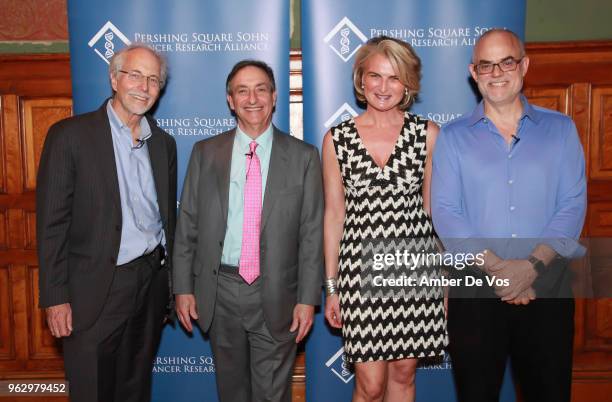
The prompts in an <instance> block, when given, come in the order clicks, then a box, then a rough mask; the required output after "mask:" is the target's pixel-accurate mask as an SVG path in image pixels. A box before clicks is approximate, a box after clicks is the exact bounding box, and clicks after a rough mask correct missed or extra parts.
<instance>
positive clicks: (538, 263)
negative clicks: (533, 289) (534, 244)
mask: <svg viewBox="0 0 612 402" xmlns="http://www.w3.org/2000/svg"><path fill="white" fill-rule="evenodd" d="M527 261H529V262H530V263H531V265H533V269H535V270H536V272H537V273H538V276H540V275H542V274H543V273H544V271H545V270H546V265H544V262H542V260H540V259H539V258H538V257H534V256H533V255H530V256H529V257H527Z"/></svg>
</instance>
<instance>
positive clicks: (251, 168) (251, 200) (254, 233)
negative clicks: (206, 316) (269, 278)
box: [239, 141, 261, 285]
mask: <svg viewBox="0 0 612 402" xmlns="http://www.w3.org/2000/svg"><path fill="white" fill-rule="evenodd" d="M249 148H250V151H251V152H250V153H249V154H247V172H246V183H245V184H244V218H243V221H242V249H241V251H240V263H239V266H240V269H239V273H240V276H242V277H243V278H244V280H245V281H246V282H247V283H248V284H249V285H250V284H251V283H253V281H254V280H255V279H257V277H258V276H259V233H260V228H261V164H260V163H259V157H258V156H257V154H256V153H255V148H257V142H255V141H252V142H251V143H250V144H249Z"/></svg>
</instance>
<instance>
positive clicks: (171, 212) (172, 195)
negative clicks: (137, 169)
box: [168, 137, 177, 258]
mask: <svg viewBox="0 0 612 402" xmlns="http://www.w3.org/2000/svg"><path fill="white" fill-rule="evenodd" d="M168 155H169V158H168V234H169V236H170V239H169V242H168V243H169V245H170V247H169V249H170V251H169V256H170V258H172V250H173V248H174V232H175V230H176V209H177V205H176V191H177V188H176V186H177V178H176V177H177V173H176V141H174V138H172V137H170V141H169V151H168Z"/></svg>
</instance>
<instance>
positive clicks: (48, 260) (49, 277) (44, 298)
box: [36, 125, 76, 307]
mask: <svg viewBox="0 0 612 402" xmlns="http://www.w3.org/2000/svg"><path fill="white" fill-rule="evenodd" d="M75 172H76V169H75V166H74V160H73V155H72V150H71V146H70V143H69V136H68V135H67V132H66V131H65V129H62V128H61V126H59V125H54V126H52V127H51V128H50V129H49V132H48V134H47V137H46V139H45V144H44V146H43V151H42V155H41V158H40V164H39V168H38V177H37V186H36V236H37V242H38V260H39V294H40V296H39V305H40V307H49V306H55V305H58V304H63V303H69V302H70V299H69V294H68V246H69V244H68V236H69V231H70V223H71V220H72V202H73V194H74V187H75Z"/></svg>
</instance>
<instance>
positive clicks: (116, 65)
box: [108, 42, 168, 88]
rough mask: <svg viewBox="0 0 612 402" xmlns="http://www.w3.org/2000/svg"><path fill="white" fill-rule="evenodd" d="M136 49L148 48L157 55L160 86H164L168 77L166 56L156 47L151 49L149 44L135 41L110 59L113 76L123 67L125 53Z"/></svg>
mask: <svg viewBox="0 0 612 402" xmlns="http://www.w3.org/2000/svg"><path fill="white" fill-rule="evenodd" d="M136 49H145V50H148V51H149V52H151V54H152V55H153V56H155V58H156V59H157V61H158V62H159V74H160V77H159V80H160V82H161V86H160V88H163V87H164V85H166V78H167V77H168V62H167V61H166V58H165V57H164V56H162V55H161V53H159V52H157V51H156V50H154V49H151V47H149V46H147V45H146V44H144V43H140V42H135V43H132V44H131V45H129V46H126V47H124V48H122V49H121V50H119V51H118V52H116V53H115V54H114V55H113V57H111V59H110V65H109V67H108V71H109V72H110V74H111V75H112V76H113V77H115V76H116V75H117V73H118V72H119V70H121V69H122V68H123V63H124V61H125V55H126V54H127V53H129V52H131V51H132V50H136Z"/></svg>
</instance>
